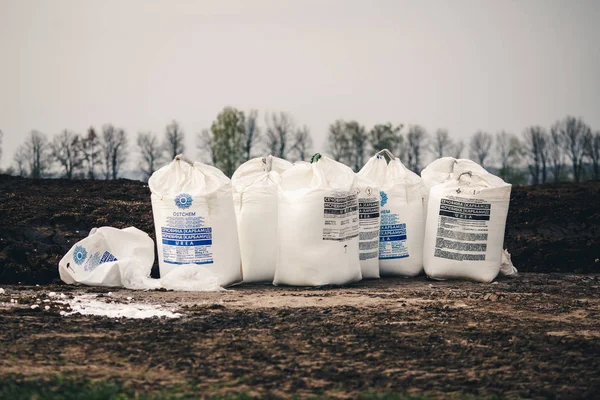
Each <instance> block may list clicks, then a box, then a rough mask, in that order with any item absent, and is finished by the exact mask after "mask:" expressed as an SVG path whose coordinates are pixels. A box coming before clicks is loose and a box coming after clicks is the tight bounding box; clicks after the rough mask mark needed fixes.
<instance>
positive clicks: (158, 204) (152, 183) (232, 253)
mask: <svg viewBox="0 0 600 400" xmlns="http://www.w3.org/2000/svg"><path fill="white" fill-rule="evenodd" d="M148 186H149V187H150V191H151V192H152V211H153V214H154V226H155V229H156V244H157V247H158V263H159V268H160V274H161V276H165V275H167V274H168V273H169V272H171V270H173V269H175V268H177V267H178V266H181V265H185V264H196V265H202V266H204V267H206V268H207V269H208V270H209V271H211V272H213V273H214V274H215V275H216V276H217V277H218V278H219V283H220V284H221V285H222V286H229V285H231V284H234V283H238V282H241V280H242V271H241V266H240V249H239V240H238V234H237V226H236V221H235V211H234V207H233V199H232V194H231V193H232V192H231V181H230V180H229V178H227V177H226V176H225V174H223V173H222V172H221V171H220V170H218V169H217V168H215V167H211V166H209V165H205V164H202V163H199V162H190V161H188V160H186V159H184V157H183V156H181V155H180V156H177V157H175V159H174V160H173V161H172V162H171V163H170V164H168V165H166V166H164V167H162V168H161V169H159V170H158V171H156V172H155V173H154V174H152V176H151V177H150V180H149V181H148Z"/></svg>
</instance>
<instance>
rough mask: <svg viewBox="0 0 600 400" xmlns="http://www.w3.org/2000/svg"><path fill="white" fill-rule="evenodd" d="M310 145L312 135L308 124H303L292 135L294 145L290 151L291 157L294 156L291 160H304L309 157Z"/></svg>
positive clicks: (311, 143)
mask: <svg viewBox="0 0 600 400" xmlns="http://www.w3.org/2000/svg"><path fill="white" fill-rule="evenodd" d="M312 145H313V142H312V137H311V136H310V130H309V129H308V126H306V125H304V126H303V127H302V128H298V129H297V130H296V134H295V135H294V146H293V147H292V150H291V152H290V153H291V154H293V158H295V159H294V160H293V161H296V160H302V161H304V160H306V159H307V158H309V157H310V152H311V149H312Z"/></svg>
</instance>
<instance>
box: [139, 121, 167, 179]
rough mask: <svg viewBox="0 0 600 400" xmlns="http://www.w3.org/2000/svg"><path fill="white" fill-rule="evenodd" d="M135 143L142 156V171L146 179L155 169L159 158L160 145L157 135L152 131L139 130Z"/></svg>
mask: <svg viewBox="0 0 600 400" xmlns="http://www.w3.org/2000/svg"><path fill="white" fill-rule="evenodd" d="M137 145H138V147H139V149H140V156H141V158H142V168H141V169H142V172H143V173H144V175H145V177H146V179H148V178H150V176H151V175H152V174H153V173H154V171H156V168H157V164H158V163H159V162H160V160H161V147H160V145H159V143H158V136H156V134H155V133H152V132H140V133H138V136H137Z"/></svg>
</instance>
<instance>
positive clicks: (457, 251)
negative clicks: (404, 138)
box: [421, 157, 511, 282]
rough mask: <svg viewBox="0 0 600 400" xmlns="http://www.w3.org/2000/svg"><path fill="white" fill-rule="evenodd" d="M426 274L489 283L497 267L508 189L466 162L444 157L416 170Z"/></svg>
mask: <svg viewBox="0 0 600 400" xmlns="http://www.w3.org/2000/svg"><path fill="white" fill-rule="evenodd" d="M421 176H422V177H423V182H424V184H425V192H424V194H425V196H426V199H428V200H426V204H427V222H426V229H425V239H424V244H423V251H424V268H425V273H426V274H427V275H428V276H429V277H431V278H434V279H452V278H466V279H472V280H475V281H480V282H491V281H492V280H494V278H495V277H496V276H497V275H498V273H499V271H500V267H501V264H502V257H503V254H504V252H503V249H502V246H503V242H504V229H505V226H506V217H507V214H508V206H509V201H510V191H511V185H510V184H508V183H506V182H504V181H503V180H502V179H500V178H499V177H497V176H494V175H492V174H490V173H488V172H487V171H486V170H485V169H483V168H482V167H481V166H480V165H478V164H476V163H474V162H473V161H471V160H464V159H459V160H456V159H454V158H450V157H445V158H441V159H439V160H436V161H434V162H433V163H431V164H430V165H429V166H428V167H427V168H425V169H424V170H423V171H422V172H421Z"/></svg>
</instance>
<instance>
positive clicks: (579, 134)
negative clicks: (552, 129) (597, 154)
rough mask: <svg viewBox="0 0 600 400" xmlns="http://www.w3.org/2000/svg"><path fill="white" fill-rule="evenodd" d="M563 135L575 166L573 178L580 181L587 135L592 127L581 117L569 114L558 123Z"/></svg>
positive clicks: (564, 143) (566, 150) (564, 142)
mask: <svg viewBox="0 0 600 400" xmlns="http://www.w3.org/2000/svg"><path fill="white" fill-rule="evenodd" d="M557 128H558V130H559V131H560V135H561V136H562V137H563V145H564V148H565V152H566V153H567V156H568V157H569V159H570V160H571V165H572V167H573V178H574V179H575V182H580V181H581V178H582V176H581V175H582V170H583V159H584V156H585V144H586V136H587V135H589V132H590V128H589V126H587V125H586V124H585V122H583V120H582V119H581V118H575V117H572V116H567V117H566V118H565V119H563V120H562V121H560V122H559V123H558V125H557Z"/></svg>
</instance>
